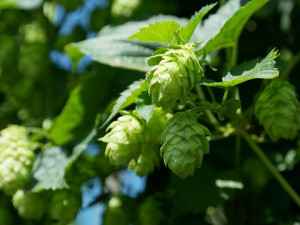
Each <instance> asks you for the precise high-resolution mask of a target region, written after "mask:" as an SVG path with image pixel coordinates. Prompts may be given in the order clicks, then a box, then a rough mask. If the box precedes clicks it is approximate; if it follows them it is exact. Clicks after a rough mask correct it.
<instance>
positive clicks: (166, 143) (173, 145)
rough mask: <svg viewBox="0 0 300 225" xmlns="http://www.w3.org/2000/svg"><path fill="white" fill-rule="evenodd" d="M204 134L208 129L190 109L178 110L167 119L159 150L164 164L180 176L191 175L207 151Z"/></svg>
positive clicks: (207, 144) (207, 132) (207, 146)
mask: <svg viewBox="0 0 300 225" xmlns="http://www.w3.org/2000/svg"><path fill="white" fill-rule="evenodd" d="M206 135H210V131H209V130H208V129H207V128H206V127H205V126H203V125H201V124H199V123H198V122H197V120H196V118H195V117H194V115H193V114H192V113H191V112H190V111H186V112H179V113H177V114H175V116H174V117H173V118H172V119H171V120H170V121H169V123H168V125H167V128H166V129H165V130H164V132H163V134H162V142H163V145H162V147H161V150H160V151H161V154H162V155H163V158H164V162H165V164H166V165H167V166H168V167H169V168H170V169H171V170H172V171H173V172H174V173H175V174H176V175H178V176H179V177H180V178H182V179H184V178H186V177H187V176H192V175H193V174H194V170H195V169H196V168H199V167H200V166H201V164H202V159H203V154H204V153H208V152H209V143H208V141H207V139H206Z"/></svg>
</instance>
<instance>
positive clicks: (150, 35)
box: [128, 21, 180, 44]
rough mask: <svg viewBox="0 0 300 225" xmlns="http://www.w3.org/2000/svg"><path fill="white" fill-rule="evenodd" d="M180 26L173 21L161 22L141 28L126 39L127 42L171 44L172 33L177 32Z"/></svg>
mask: <svg viewBox="0 0 300 225" xmlns="http://www.w3.org/2000/svg"><path fill="white" fill-rule="evenodd" d="M179 28H180V24H178V23H177V22H175V21H162V22H159V23H155V24H150V25H149V26H148V27H144V28H141V29H140V31H139V32H137V33H135V34H133V35H131V36H130V37H128V39H129V40H133V39H137V40H139V41H142V42H162V43H167V44H171V42H172V39H173V38H174V33H175V32H176V31H178V30H179Z"/></svg>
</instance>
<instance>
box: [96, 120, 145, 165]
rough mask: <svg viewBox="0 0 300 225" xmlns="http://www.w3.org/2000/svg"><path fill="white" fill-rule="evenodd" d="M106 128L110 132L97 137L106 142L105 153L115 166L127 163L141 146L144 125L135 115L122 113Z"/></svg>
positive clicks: (137, 152)
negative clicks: (122, 114)
mask: <svg viewBox="0 0 300 225" xmlns="http://www.w3.org/2000/svg"><path fill="white" fill-rule="evenodd" d="M107 129H108V130H110V132H109V133H108V134H106V135H105V136H104V137H102V138H100V139H99V140H100V141H103V142H106V143H107V146H106V150H105V155H106V156H108V157H109V160H110V162H111V163H112V164H114V165H116V166H119V165H122V164H128V163H129V162H130V161H131V159H132V158H134V157H135V156H136V155H137V154H139V152H140V150H141V148H142V142H143V140H144V139H145V138H144V134H143V131H144V125H143V124H142V123H141V121H140V120H139V119H138V118H137V117H136V116H134V115H124V116H121V117H119V118H118V120H117V121H114V122H112V123H111V124H110V125H109V126H108V128H107Z"/></svg>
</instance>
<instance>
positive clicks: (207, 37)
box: [199, 0, 268, 54]
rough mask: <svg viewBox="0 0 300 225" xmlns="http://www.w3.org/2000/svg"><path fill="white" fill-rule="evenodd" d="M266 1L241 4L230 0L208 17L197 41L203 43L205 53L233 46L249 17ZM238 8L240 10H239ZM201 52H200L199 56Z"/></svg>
mask: <svg viewBox="0 0 300 225" xmlns="http://www.w3.org/2000/svg"><path fill="white" fill-rule="evenodd" d="M267 2H268V0H252V1H250V2H248V3H247V4H245V5H244V6H243V5H242V4H241V3H242V1H240V0H231V1H229V2H228V3H227V4H225V5H224V6H223V7H222V8H220V10H219V11H218V12H217V13H216V14H215V15H213V16H211V17H209V18H208V19H207V20H206V21H205V22H204V25H203V26H202V27H201V28H200V29H199V32H201V33H202V34H203V36H202V37H201V35H200V36H199V38H200V39H199V41H204V49H205V51H206V52H207V53H208V52H211V51H213V50H216V49H220V48H224V47H228V46H234V45H236V44H237V41H238V39H239V36H240V33H241V31H242V29H243V27H244V25H245V24H246V22H247V21H248V19H249V18H250V17H251V15H252V14H253V13H254V12H256V11H257V10H258V9H260V8H261V7H262V6H264V5H265V4H266V3H267ZM239 7H240V8H239ZM202 52H203V50H202V51H200V54H201V53H202Z"/></svg>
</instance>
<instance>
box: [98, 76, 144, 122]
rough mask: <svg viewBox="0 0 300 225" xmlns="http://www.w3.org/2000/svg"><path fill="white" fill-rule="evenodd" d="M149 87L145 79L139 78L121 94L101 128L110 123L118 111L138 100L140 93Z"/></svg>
mask: <svg viewBox="0 0 300 225" xmlns="http://www.w3.org/2000/svg"><path fill="white" fill-rule="evenodd" d="M147 89H148V87H147V84H146V83H145V80H138V81H135V82H133V83H132V84H131V85H129V87H128V89H126V90H125V91H123V92H122V93H121V94H120V97H119V98H118V99H117V101H116V103H115V105H114V107H113V109H112V112H111V113H110V115H109V117H108V118H107V120H106V121H105V123H104V124H103V125H102V126H101V128H102V127H104V126H106V125H107V123H109V122H110V121H111V119H112V118H113V117H114V116H116V115H117V114H118V112H120V111H121V110H122V109H124V108H126V107H127V106H129V105H131V104H133V103H134V102H135V101H136V99H137V97H138V95H139V94H140V93H141V92H143V91H145V90H147Z"/></svg>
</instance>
